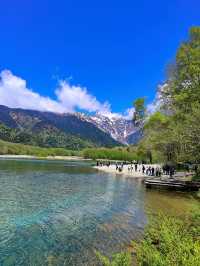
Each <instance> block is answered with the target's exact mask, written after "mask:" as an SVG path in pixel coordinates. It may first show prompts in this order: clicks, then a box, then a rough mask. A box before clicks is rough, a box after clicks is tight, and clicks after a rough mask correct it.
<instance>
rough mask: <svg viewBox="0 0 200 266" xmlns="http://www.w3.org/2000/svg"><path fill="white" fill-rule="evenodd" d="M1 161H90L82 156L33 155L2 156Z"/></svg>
mask: <svg viewBox="0 0 200 266" xmlns="http://www.w3.org/2000/svg"><path fill="white" fill-rule="evenodd" d="M0 159H36V160H66V161H90V159H85V158H83V157H80V156H45V157H43V156H33V155H10V154H7V155H0Z"/></svg>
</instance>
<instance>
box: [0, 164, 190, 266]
mask: <svg viewBox="0 0 200 266" xmlns="http://www.w3.org/2000/svg"><path fill="white" fill-rule="evenodd" d="M170 198H171V199H170ZM174 201H178V202H179V203H180V204H178V205H177V204H174V203H175V202H174ZM188 203H190V200H189V199H187V198H185V197H184V196H182V195H178V194H175V195H174V197H173V198H172V197H171V196H169V195H168V194H166V193H160V192H146V191H145V189H144V187H143V185H142V184H141V182H140V181H139V180H137V179H130V178H122V177H120V176H115V175H109V174H106V173H102V172H97V171H95V170H93V169H92V168H91V167H90V166H89V165H87V164H86V163H81V162H67V163H66V162H53V161H23V160H19V161H18V160H0V265H3V266H4V265H5V266H10V265H17V266H18V265H24V266H25V265H98V262H97V259H96V255H95V251H96V250H98V251H100V252H102V253H103V254H111V253H113V252H117V251H120V250H122V249H123V248H125V247H126V246H127V245H128V244H129V242H130V241H131V240H132V239H135V238H138V237H140V235H141V233H142V231H143V228H144V225H145V223H146V212H147V211H149V210H153V211H157V210H159V209H163V208H165V209H167V210H168V209H170V208H172V209H175V208H178V209H176V210H175V211H182V210H184V208H187V205H188ZM174 205H176V207H175V206H174ZM172 206H173V207H172ZM177 206H181V208H179V207H177Z"/></svg>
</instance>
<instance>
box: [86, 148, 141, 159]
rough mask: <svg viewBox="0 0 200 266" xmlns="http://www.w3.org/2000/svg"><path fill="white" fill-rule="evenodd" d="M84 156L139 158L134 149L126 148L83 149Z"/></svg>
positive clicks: (96, 157)
mask: <svg viewBox="0 0 200 266" xmlns="http://www.w3.org/2000/svg"><path fill="white" fill-rule="evenodd" d="M83 156H84V157H85V158H91V159H93V160H96V159H108V160H123V161H132V160H136V159H137V155H136V153H135V152H134V151H131V150H129V151H127V149H125V148H113V149H107V148H95V149H85V150H83Z"/></svg>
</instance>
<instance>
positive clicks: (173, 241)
mask: <svg viewBox="0 0 200 266" xmlns="http://www.w3.org/2000/svg"><path fill="white" fill-rule="evenodd" d="M132 246H133V251H134V253H136V261H137V265H140V266H200V210H197V211H196V212H195V214H192V215H191V216H189V217H188V216H187V217H184V218H183V217H181V218H177V217H172V216H166V215H164V214H160V215H158V216H156V217H153V218H152V220H151V222H150V224H149V225H148V227H147V229H146V231H145V235H144V238H143V240H142V241H141V242H139V243H135V242H134V243H133V244H132ZM97 256H98V258H99V259H100V261H101V263H102V265H104V266H131V265H132V256H131V254H130V253H128V252H123V253H118V254H115V255H114V256H113V257H112V259H111V260H110V259H108V258H107V257H104V256H102V255H101V254H99V253H97Z"/></svg>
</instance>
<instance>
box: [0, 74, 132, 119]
mask: <svg viewBox="0 0 200 266" xmlns="http://www.w3.org/2000/svg"><path fill="white" fill-rule="evenodd" d="M55 96H56V99H55V100H54V99H52V98H49V97H46V96H42V95H40V94H39V93H37V92H34V91H33V90H31V89H30V88H28V87H27V83H26V80H24V79H22V78H21V77H18V76H15V75H14V74H13V73H12V72H11V71H9V70H3V71H2V72H0V105H6V106H8V107H11V108H23V109H31V110H38V111H49V112H56V113H66V112H75V111H78V110H83V111H87V112H94V113H100V114H102V115H104V116H107V117H110V118H125V119H132V116H133V112H134V108H128V109H127V110H126V111H125V112H124V113H113V112H112V111H111V106H110V104H109V103H108V102H105V103H101V102H100V101H98V100H97V98H96V97H95V96H93V95H91V94H90V93H89V92H88V90H87V88H84V87H81V86H75V85H70V84H69V83H68V82H67V81H63V80H61V81H60V82H59V84H58V87H57V89H56V90H55Z"/></svg>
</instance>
